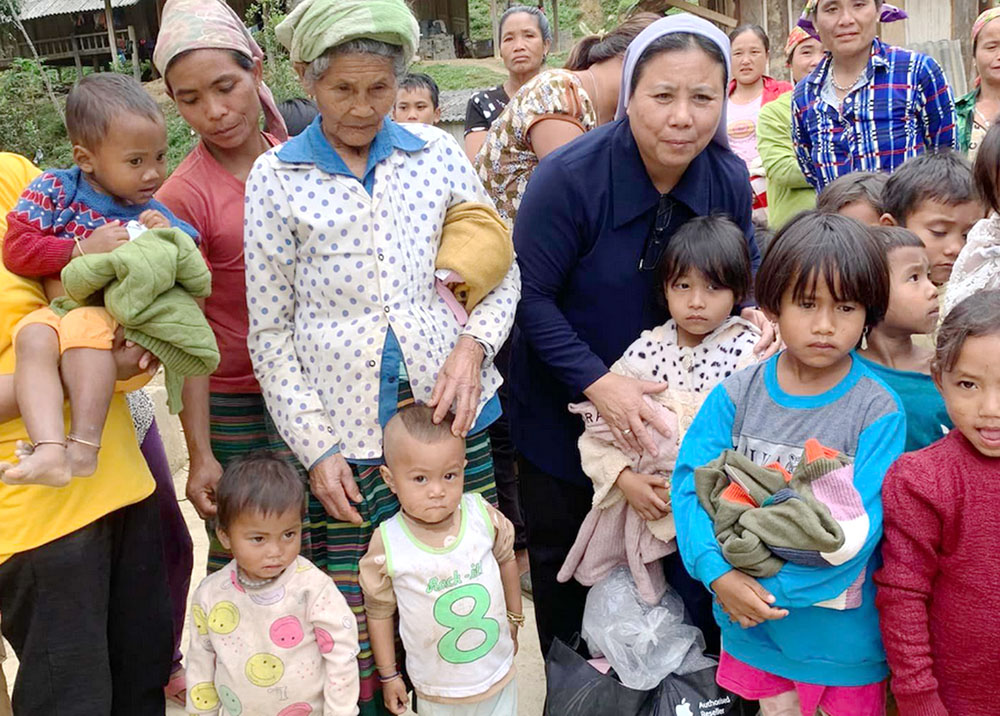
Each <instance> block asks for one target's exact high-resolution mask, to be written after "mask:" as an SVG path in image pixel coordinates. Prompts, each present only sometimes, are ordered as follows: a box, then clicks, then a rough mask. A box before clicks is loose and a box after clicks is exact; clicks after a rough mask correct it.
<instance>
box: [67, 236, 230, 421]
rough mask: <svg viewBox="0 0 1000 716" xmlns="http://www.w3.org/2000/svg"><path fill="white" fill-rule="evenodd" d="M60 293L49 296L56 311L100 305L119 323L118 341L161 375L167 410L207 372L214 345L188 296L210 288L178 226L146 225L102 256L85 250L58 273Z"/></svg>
mask: <svg viewBox="0 0 1000 716" xmlns="http://www.w3.org/2000/svg"><path fill="white" fill-rule="evenodd" d="M62 283H63V288H64V289H65V291H66V296H63V297H61V298H57V299H56V300H55V301H53V302H52V309H53V310H54V311H55V312H56V313H59V314H60V315H62V314H65V313H66V312H68V311H70V310H72V309H74V308H77V307H79V306H84V305H100V303H101V291H102V290H103V292H104V294H103V298H104V308H105V309H106V310H107V311H108V313H110V314H111V316H112V317H113V318H114V319H115V320H116V321H118V323H119V324H121V326H122V328H123V329H124V333H125V339H126V340H129V341H133V342H134V343H137V344H138V345H140V346H142V347H143V348H145V349H146V350H148V351H150V352H151V353H152V354H153V355H155V356H156V357H157V358H159V360H160V363H162V364H163V369H164V372H165V374H166V386H167V406H168V407H169V408H170V412H172V413H179V412H180V411H181V410H183V408H184V403H183V401H182V400H181V392H182V390H183V388H184V379H185V378H186V377H188V376H195V375H211V374H212V373H214V372H215V369H216V368H217V367H218V366H219V347H218V345H217V344H216V342H215V334H214V333H213V332H212V328H211V327H210V326H209V325H208V321H206V320H205V314H204V313H202V310H201V308H200V307H199V306H198V304H197V302H196V301H195V300H194V299H195V298H204V297H206V296H208V295H209V294H210V293H211V292H212V277H211V274H210V273H209V270H208V266H207V265H206V264H205V259H204V258H203V257H202V255H201V252H200V251H199V250H198V247H197V246H196V245H195V243H194V241H193V240H192V239H191V237H190V236H188V235H187V234H185V233H184V232H183V231H181V230H180V229H153V230H150V231H146V232H144V233H143V234H141V235H139V236H137V237H136V238H135V239H133V240H132V241H130V242H129V243H128V244H125V245H124V246H122V247H120V248H118V249H115V250H114V251H112V252H110V253H106V254H88V255H86V256H80V257H78V258H75V259H73V260H72V261H70V262H69V263H68V264H67V265H66V268H64V269H63V271H62Z"/></svg>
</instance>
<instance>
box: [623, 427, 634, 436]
mask: <svg viewBox="0 0 1000 716" xmlns="http://www.w3.org/2000/svg"><path fill="white" fill-rule="evenodd" d="M631 434H632V428H625V429H624V430H622V435H631Z"/></svg>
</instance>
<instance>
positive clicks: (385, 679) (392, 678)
mask: <svg viewBox="0 0 1000 716" xmlns="http://www.w3.org/2000/svg"><path fill="white" fill-rule="evenodd" d="M402 678H403V675H402V674H400V673H399V672H398V671H395V672H393V673H392V674H390V675H389V676H382V674H379V675H378V682H379V683H380V684H388V683H389V682H390V681H395V680H396V679H402Z"/></svg>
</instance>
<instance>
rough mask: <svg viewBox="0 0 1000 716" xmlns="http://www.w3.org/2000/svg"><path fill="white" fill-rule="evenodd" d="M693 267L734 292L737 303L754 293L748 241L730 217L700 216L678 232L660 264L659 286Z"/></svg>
mask: <svg viewBox="0 0 1000 716" xmlns="http://www.w3.org/2000/svg"><path fill="white" fill-rule="evenodd" d="M692 268H695V269H698V270H699V271H701V272H702V273H703V274H705V275H706V276H707V277H708V278H709V280H711V281H712V282H713V283H715V284H717V285H719V286H722V287H724V288H728V289H730V290H731V291H732V292H733V300H734V302H735V303H736V304H739V303H740V302H741V301H742V300H743V299H745V298H746V297H747V296H748V295H749V294H750V289H751V287H752V286H751V280H752V279H751V269H750V254H749V253H748V251H747V240H746V237H745V236H743V231H742V230H741V229H740V227H739V226H737V225H736V224H735V223H733V221H732V220H731V219H729V218H728V217H726V216H722V215H721V214H716V215H712V216H698V217H695V218H693V219H691V220H690V221H687V222H685V223H684V224H683V225H682V226H681V227H680V228H679V229H677V231H676V232H675V233H674V235H673V237H671V239H670V243H669V244H667V248H665V249H664V250H663V254H662V255H661V256H660V260H659V261H657V263H656V281H657V285H658V286H661V287H662V286H666V285H667V284H669V283H671V282H672V281H674V280H675V279H677V278H678V277H679V276H683V275H684V274H685V273H686V272H687V271H689V270H690V269H692Z"/></svg>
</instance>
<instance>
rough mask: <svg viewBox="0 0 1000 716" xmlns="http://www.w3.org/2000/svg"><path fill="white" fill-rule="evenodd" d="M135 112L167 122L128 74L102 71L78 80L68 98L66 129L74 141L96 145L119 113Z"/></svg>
mask: <svg viewBox="0 0 1000 716" xmlns="http://www.w3.org/2000/svg"><path fill="white" fill-rule="evenodd" d="M123 114H134V115H137V116H139V117H144V118H146V119H148V120H150V121H152V122H159V123H160V124H165V120H164V119H163V112H161V111H160V108H159V106H158V105H157V104H156V100H154V99H153V98H152V97H151V96H150V95H149V93H148V92H146V90H144V89H143V88H142V85H141V84H139V83H138V82H136V81H135V79H133V78H132V77H129V76H128V75H119V74H116V73H114V72H100V73H98V74H94V75H87V76H86V77H84V78H83V79H82V80H80V81H79V82H77V83H76V85H75V86H74V87H73V89H72V90H70V93H69V96H68V97H67V98H66V132H67V133H68V134H69V141H70V142H71V143H72V144H76V145H79V146H81V147H85V148H87V149H96V148H97V147H99V146H100V144H101V142H102V141H103V140H104V137H105V135H107V134H108V131H109V130H110V129H111V126H112V124H113V122H114V121H115V119H116V118H117V117H120V116H121V115H123Z"/></svg>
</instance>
